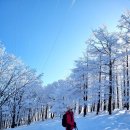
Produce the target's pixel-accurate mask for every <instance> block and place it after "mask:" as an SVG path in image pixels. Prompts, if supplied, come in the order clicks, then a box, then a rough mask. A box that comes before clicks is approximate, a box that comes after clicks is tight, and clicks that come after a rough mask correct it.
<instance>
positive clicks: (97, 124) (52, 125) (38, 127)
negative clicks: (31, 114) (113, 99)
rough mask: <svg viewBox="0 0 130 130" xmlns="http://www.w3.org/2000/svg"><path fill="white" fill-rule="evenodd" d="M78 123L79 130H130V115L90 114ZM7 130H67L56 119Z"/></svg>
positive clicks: (120, 113) (116, 113) (123, 113)
mask: <svg viewBox="0 0 130 130" xmlns="http://www.w3.org/2000/svg"><path fill="white" fill-rule="evenodd" d="M76 122H77V126H78V130H130V113H129V112H126V111H118V112H115V113H114V114H113V115H111V116H110V115H108V114H101V115H99V116H95V115H94V114H90V115H88V116H86V117H77V118H76ZM7 130H65V128H64V127H62V126H61V120H60V119H54V120H48V121H44V122H35V123H32V124H31V125H29V126H21V127H18V128H15V129H7Z"/></svg>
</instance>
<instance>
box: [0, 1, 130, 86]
mask: <svg viewBox="0 0 130 130" xmlns="http://www.w3.org/2000/svg"><path fill="white" fill-rule="evenodd" d="M129 8H130V1H129V0H0V41H2V42H4V45H5V47H6V50H7V51H8V52H9V53H13V54H14V55H16V56H17V57H20V58H21V59H22V60H23V62H24V63H26V64H27V65H29V66H30V67H32V68H35V69H36V70H37V71H38V73H44V76H43V82H44V84H45V85H46V84H48V83H52V82H54V81H57V80H58V79H64V78H65V77H66V76H68V75H69V74H70V72H71V69H72V68H73V67H74V60H76V59H78V57H81V56H82V52H83V51H84V50H85V47H86V45H85V41H86V40H87V38H88V37H89V36H90V35H91V30H92V29H96V28H97V27H99V26H101V25H107V26H108V28H109V29H110V30H113V31H114V30H115V27H116V25H117V24H118V20H119V18H120V15H121V14H122V13H123V12H124V11H126V10H127V9H129Z"/></svg>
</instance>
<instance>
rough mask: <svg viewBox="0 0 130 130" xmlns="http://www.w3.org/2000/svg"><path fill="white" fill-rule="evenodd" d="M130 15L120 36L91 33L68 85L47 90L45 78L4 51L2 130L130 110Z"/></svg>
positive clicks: (0, 61) (0, 54) (0, 51)
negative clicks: (70, 111)
mask: <svg viewBox="0 0 130 130" xmlns="http://www.w3.org/2000/svg"><path fill="white" fill-rule="evenodd" d="M129 61H130V11H127V12H126V13H124V14H122V15H121V18H120V20H119V24H118V25H117V29H116V31H115V32H110V31H109V30H108V29H107V27H106V26H103V27H99V28H98V29H95V30H92V36H91V37H90V38H89V39H87V40H86V50H85V52H84V53H83V56H82V57H80V58H79V59H78V60H76V61H75V68H73V69H72V72H71V74H70V76H69V77H67V78H66V79H65V80H59V81H56V82H54V83H52V84H49V85H47V86H44V88H43V87H42V81H41V75H37V73H36V71H35V70H33V69H31V68H30V67H28V66H26V65H25V64H23V62H22V61H21V60H19V59H18V58H16V57H15V56H14V55H11V54H8V53H7V52H6V51H5V48H4V46H2V45H1V47H0V129H2V128H8V127H12V128H14V127H16V126H19V125H23V124H30V123H31V122H33V121H39V120H45V119H48V118H54V117H57V116H59V117H60V116H61V115H62V114H63V113H64V111H65V110H66V106H67V105H72V106H73V110H74V113H75V114H83V116H86V115H87V113H88V112H95V113H96V114H99V113H100V112H108V114H110V115H111V114H112V112H113V111H114V110H115V109H127V110H129V109H130V62H129Z"/></svg>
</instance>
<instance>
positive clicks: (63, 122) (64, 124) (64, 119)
mask: <svg viewBox="0 0 130 130" xmlns="http://www.w3.org/2000/svg"><path fill="white" fill-rule="evenodd" d="M62 126H63V127H66V126H67V122H66V114H64V115H63V117H62Z"/></svg>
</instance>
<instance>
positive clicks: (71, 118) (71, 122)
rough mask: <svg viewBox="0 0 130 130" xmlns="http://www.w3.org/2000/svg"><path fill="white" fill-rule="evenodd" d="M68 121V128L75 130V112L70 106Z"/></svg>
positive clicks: (68, 129)
mask: <svg viewBox="0 0 130 130" xmlns="http://www.w3.org/2000/svg"><path fill="white" fill-rule="evenodd" d="M66 123H67V127H66V130H73V128H74V113H73V111H72V108H71V107H70V106H69V107H67V112H66Z"/></svg>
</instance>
